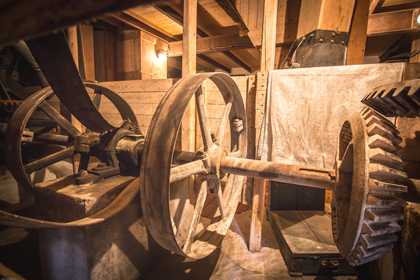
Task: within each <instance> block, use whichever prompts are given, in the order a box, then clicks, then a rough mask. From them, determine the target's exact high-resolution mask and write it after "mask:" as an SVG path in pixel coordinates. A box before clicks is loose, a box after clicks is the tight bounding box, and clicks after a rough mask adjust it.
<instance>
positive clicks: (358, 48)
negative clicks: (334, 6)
mask: <svg viewBox="0 0 420 280" xmlns="http://www.w3.org/2000/svg"><path fill="white" fill-rule="evenodd" d="M369 3H370V1H369V0H356V4H355V7H354V14H353V18H352V21H351V27H350V32H349V42H348V46H347V57H346V64H362V63H363V62H364V57H365V49H366V40H367V26H368V19H369Z"/></svg>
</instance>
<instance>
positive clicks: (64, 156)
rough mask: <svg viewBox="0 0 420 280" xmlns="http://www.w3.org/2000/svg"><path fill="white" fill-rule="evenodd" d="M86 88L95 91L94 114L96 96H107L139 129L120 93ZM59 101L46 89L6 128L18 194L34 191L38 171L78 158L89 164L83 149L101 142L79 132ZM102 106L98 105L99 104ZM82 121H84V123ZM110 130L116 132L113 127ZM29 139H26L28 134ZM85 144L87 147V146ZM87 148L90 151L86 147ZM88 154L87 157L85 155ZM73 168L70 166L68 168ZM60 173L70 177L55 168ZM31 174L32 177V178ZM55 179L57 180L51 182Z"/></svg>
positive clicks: (26, 102)
mask: <svg viewBox="0 0 420 280" xmlns="http://www.w3.org/2000/svg"><path fill="white" fill-rule="evenodd" d="M85 86H86V87H87V88H90V89H92V90H94V91H95V95H94V96H93V99H94V100H93V102H92V105H91V106H92V110H96V108H95V107H94V104H93V103H94V102H95V99H97V98H96V97H97V96H101V95H103V96H105V97H106V98H107V99H109V101H110V102H111V103H112V104H113V105H114V106H115V108H116V110H117V111H118V113H119V114H120V117H121V119H122V120H124V121H127V122H130V123H131V124H132V125H133V126H134V127H135V130H136V131H137V132H138V133H140V131H139V130H138V129H137V127H138V125H137V120H136V117H135V115H134V112H133V111H132V110H131V108H130V106H129V105H128V104H127V102H125V101H124V100H123V99H122V98H121V97H120V96H119V95H118V94H117V93H115V92H113V91H111V90H110V89H108V88H105V87H103V86H100V85H98V84H95V83H85ZM58 104H59V102H58V99H57V98H56V95H55V94H54V91H53V90H52V89H51V88H50V87H47V88H43V89H41V90H39V91H37V92H35V93H33V94H32V95H31V96H29V97H28V98H26V99H25V100H24V101H23V102H22V104H21V105H20V106H19V107H18V108H17V110H16V111H15V112H14V114H13V116H12V118H11V120H10V122H9V124H8V128H7V133H6V135H7V136H6V164H7V166H8V168H9V170H10V171H11V173H12V174H13V176H14V178H15V179H16V181H17V182H18V183H19V188H20V189H19V191H20V194H21V195H22V196H26V195H27V194H29V193H30V192H31V191H32V188H33V187H34V180H33V178H32V177H34V176H33V174H35V173H36V172H37V171H43V170H46V168H48V167H51V166H53V165H54V164H56V163H58V162H62V161H68V162H69V163H73V165H74V158H75V156H76V155H77V154H79V156H80V165H79V168H78V169H79V171H80V168H82V169H85V168H86V167H87V166H82V165H85V164H87V163H88V161H89V158H88V156H82V155H81V154H80V149H81V148H83V147H87V146H88V145H90V144H92V143H90V142H92V141H94V140H93V139H92V136H95V134H96V135H97V136H95V137H94V138H98V139H99V133H97V132H90V131H86V132H82V131H80V130H79V129H78V128H76V127H75V126H74V125H73V124H72V123H71V122H70V121H69V120H68V119H67V118H66V117H65V116H64V115H62V112H60V110H59V109H58V108H57V107H58ZM97 105H99V104H97ZM82 121H83V120H82ZM110 127H112V128H114V129H116V128H117V127H114V126H112V125H110ZM28 133H29V134H30V137H27V134H28ZM85 142H86V143H85ZM40 147H41V148H42V149H41V150H42V151H43V153H40V154H35V153H34V152H35V151H38V150H40V149H38V148H40ZM87 148H88V147H87ZM85 154H87V153H85ZM69 165H70V166H71V164H69ZM55 169H56V170H57V171H58V173H56V174H55V175H56V176H57V177H61V175H60V174H62V176H64V175H70V174H71V173H70V174H68V172H67V173H65V172H63V170H60V169H62V168H61V167H58V168H55ZM72 169H73V170H72ZM70 170H71V171H72V172H73V174H75V173H77V172H79V171H78V170H76V169H75V168H71V167H70ZM31 174H32V176H31ZM52 179H54V178H52Z"/></svg>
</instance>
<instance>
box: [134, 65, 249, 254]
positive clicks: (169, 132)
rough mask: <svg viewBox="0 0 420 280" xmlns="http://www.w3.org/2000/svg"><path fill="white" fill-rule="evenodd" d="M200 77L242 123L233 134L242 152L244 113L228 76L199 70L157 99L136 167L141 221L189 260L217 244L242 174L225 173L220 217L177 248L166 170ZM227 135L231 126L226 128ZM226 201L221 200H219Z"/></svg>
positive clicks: (238, 192)
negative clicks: (196, 237) (226, 182)
mask: <svg viewBox="0 0 420 280" xmlns="http://www.w3.org/2000/svg"><path fill="white" fill-rule="evenodd" d="M206 79H210V80H212V81H213V82H214V83H215V85H216V86H217V88H218V89H219V91H220V93H221V94H222V96H223V98H224V99H225V101H226V100H228V99H229V97H230V98H231V103H232V109H231V114H230V115H229V119H231V116H236V118H240V119H241V120H242V121H243V131H242V132H241V133H239V134H237V136H238V137H237V143H238V149H237V150H238V152H239V153H238V154H240V156H242V157H244V156H245V155H246V139H247V138H246V129H245V128H246V114H245V108H244V104H243V101H242V97H241V94H240V91H239V89H238V87H237V86H236V84H235V82H234V81H233V79H232V78H231V77H230V76H229V75H227V74H224V73H205V74H204V73H203V74H196V75H191V76H188V77H186V78H183V79H181V80H179V81H178V82H177V83H176V84H175V85H174V86H173V87H172V88H171V89H170V90H169V91H168V93H167V94H166V95H165V97H164V98H163V99H162V100H161V102H160V104H159V106H158V108H157V110H156V112H155V114H154V116H153V119H152V122H151V125H150V127H149V131H148V133H147V136H146V141H145V147H144V151H143V154H142V166H141V170H140V176H141V178H140V180H141V182H142V188H141V204H142V209H143V214H144V217H145V221H146V225H147V227H148V230H149V231H150V233H151V235H152V236H153V238H154V239H155V240H156V241H157V242H158V243H159V244H160V245H161V246H162V247H164V248H166V249H167V250H169V251H172V252H174V253H176V254H179V255H182V256H186V257H189V258H192V259H200V258H204V257H206V256H208V255H209V254H211V253H212V252H213V251H214V250H215V249H216V248H217V246H218V245H219V244H220V243H221V241H222V239H223V237H224V235H225V234H226V232H227V230H228V229H229V227H230V224H231V223H232V220H233V216H234V214H235V212H236V208H237V205H238V203H239V200H240V195H241V191H242V188H241V186H242V185H243V182H244V177H242V176H233V175H229V176H230V177H229V180H230V183H231V185H232V186H234V187H231V188H229V189H228V190H229V191H228V192H226V188H225V196H224V200H225V199H226V200H227V201H229V203H228V205H229V207H228V208H226V209H224V217H223V219H221V220H220V221H217V222H215V223H212V224H211V225H210V226H208V227H207V228H206V230H205V231H204V233H203V234H201V236H200V239H199V240H195V241H194V242H193V243H192V244H191V248H190V250H188V251H187V250H183V248H182V247H183V246H182V245H183V244H180V243H179V242H178V241H177V238H176V233H175V232H174V221H173V219H172V212H171V211H172V210H173V209H171V207H170V200H171V198H170V194H171V186H170V185H171V183H170V173H171V164H172V159H173V154H174V151H175V145H176V137H177V135H178V132H179V130H180V127H181V121H182V117H183V114H184V112H185V110H186V108H187V106H188V103H189V101H190V99H191V98H192V97H193V96H194V95H195V93H196V92H197V91H198V90H199V88H200V87H201V85H202V84H203V82H204V81H205V80H206ZM230 129H231V135H232V126H230ZM225 205H226V204H225Z"/></svg>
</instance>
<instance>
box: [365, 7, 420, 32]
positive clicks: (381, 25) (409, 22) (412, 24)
mask: <svg viewBox="0 0 420 280" xmlns="http://www.w3.org/2000/svg"><path fill="white" fill-rule="evenodd" d="M419 11H420V9H412V10H403V11H395V12H386V13H376V14H372V15H370V16H369V22H368V28H367V35H368V37H376V36H384V35H389V34H396V33H411V32H418V31H420V24H418V23H417V22H416V20H417V16H418V15H419Z"/></svg>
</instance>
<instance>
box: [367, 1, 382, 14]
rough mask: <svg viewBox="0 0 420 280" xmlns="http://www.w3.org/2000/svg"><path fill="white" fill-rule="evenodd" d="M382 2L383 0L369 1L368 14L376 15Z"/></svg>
mask: <svg viewBox="0 0 420 280" xmlns="http://www.w3.org/2000/svg"><path fill="white" fill-rule="evenodd" d="M384 2H385V0H371V1H370V5H369V14H373V13H376V12H377V11H378V9H379V8H380V7H381V6H382V4H383V3H384Z"/></svg>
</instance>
